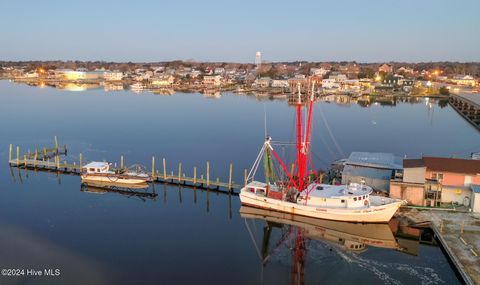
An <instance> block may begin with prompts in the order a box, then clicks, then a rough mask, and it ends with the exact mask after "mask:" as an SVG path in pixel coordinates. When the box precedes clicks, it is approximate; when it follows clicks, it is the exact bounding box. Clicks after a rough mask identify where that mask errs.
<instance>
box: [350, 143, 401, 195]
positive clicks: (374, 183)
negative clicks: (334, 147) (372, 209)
mask: <svg viewBox="0 0 480 285" xmlns="http://www.w3.org/2000/svg"><path fill="white" fill-rule="evenodd" d="M402 169H403V168H402V159H401V158H400V157H397V156H395V155H393V153H380V152H352V153H351V154H350V156H349V157H348V159H347V160H346V161H345V166H344V168H343V171H342V184H348V183H350V182H356V183H360V182H361V181H362V180H363V181H365V184H367V185H368V186H371V187H372V188H373V189H374V190H376V191H381V192H387V193H388V192H389V191H390V179H392V178H395V176H396V175H397V173H400V172H402Z"/></svg>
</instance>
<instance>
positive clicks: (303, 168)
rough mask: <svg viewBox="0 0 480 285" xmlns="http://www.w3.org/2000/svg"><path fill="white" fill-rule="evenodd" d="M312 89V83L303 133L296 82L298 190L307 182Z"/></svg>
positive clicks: (302, 188)
mask: <svg viewBox="0 0 480 285" xmlns="http://www.w3.org/2000/svg"><path fill="white" fill-rule="evenodd" d="M313 91H314V85H312V93H311V94H310V98H309V101H308V111H307V112H308V113H307V122H306V123H307V126H306V128H305V133H303V124H302V98H301V93H300V84H298V102H297V162H296V164H297V175H296V176H297V179H298V182H297V186H298V191H300V192H301V191H303V190H304V188H305V184H306V182H307V176H308V173H307V162H308V158H309V157H308V156H309V147H310V134H311V131H312V129H311V125H312V112H313V95H314V94H313Z"/></svg>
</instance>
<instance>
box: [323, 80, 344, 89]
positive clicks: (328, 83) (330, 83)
mask: <svg viewBox="0 0 480 285" xmlns="http://www.w3.org/2000/svg"><path fill="white" fill-rule="evenodd" d="M322 87H323V88H324V89H335V88H340V84H339V83H338V82H337V81H336V80H335V79H333V78H326V79H322Z"/></svg>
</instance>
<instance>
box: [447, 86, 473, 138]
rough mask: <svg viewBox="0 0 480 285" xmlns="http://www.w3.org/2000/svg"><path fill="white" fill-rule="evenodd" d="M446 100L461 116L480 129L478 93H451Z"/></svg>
mask: <svg viewBox="0 0 480 285" xmlns="http://www.w3.org/2000/svg"><path fill="white" fill-rule="evenodd" d="M448 102H449V103H450V105H451V106H452V107H453V108H454V109H455V110H456V111H457V112H458V113H459V114H460V115H461V116H462V117H464V118H465V119H466V120H467V121H468V122H470V123H471V124H472V125H474V126H475V127H476V128H477V129H479V130H480V95H476V94H458V95H457V94H451V95H450V97H449V100H448Z"/></svg>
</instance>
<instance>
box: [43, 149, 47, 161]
mask: <svg viewBox="0 0 480 285" xmlns="http://www.w3.org/2000/svg"><path fill="white" fill-rule="evenodd" d="M46 157H47V149H46V148H45V147H44V148H43V161H45V158H46Z"/></svg>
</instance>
